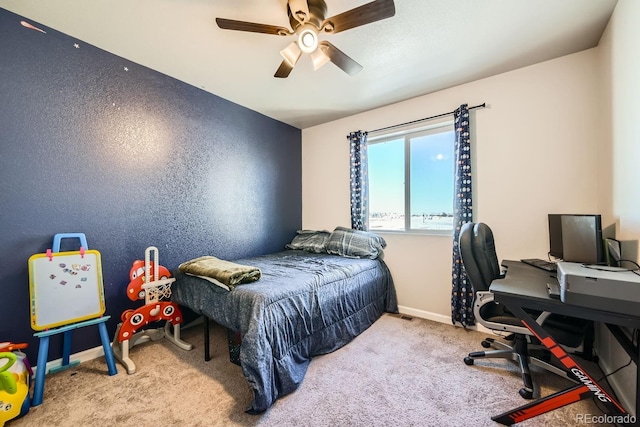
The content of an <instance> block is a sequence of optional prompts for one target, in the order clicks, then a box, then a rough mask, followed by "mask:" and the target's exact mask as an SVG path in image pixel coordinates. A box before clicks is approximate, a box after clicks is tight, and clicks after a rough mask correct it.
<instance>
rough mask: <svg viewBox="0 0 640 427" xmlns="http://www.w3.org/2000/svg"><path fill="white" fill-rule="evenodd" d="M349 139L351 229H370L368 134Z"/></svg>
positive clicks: (356, 133)
mask: <svg viewBox="0 0 640 427" xmlns="http://www.w3.org/2000/svg"><path fill="white" fill-rule="evenodd" d="M347 138H348V139H349V161H350V162H351V167H350V169H349V170H350V183H351V228H353V229H354V230H368V229H369V176H368V167H367V163H368V162H367V132H362V131H356V132H351V133H350V134H349V135H348V136H347Z"/></svg>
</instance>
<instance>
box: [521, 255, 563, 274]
mask: <svg viewBox="0 0 640 427" xmlns="http://www.w3.org/2000/svg"><path fill="white" fill-rule="evenodd" d="M520 261H521V262H523V263H525V264H529V265H532V266H534V267H537V268H541V269H543V270H546V271H549V272H554V271H556V263H555V262H551V261H545V260H543V259H539V258H527V259H521V260H520Z"/></svg>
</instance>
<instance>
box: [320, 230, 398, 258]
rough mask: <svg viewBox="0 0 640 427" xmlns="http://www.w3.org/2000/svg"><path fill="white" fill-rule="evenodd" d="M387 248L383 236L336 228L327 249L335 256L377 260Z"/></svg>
mask: <svg viewBox="0 0 640 427" xmlns="http://www.w3.org/2000/svg"><path fill="white" fill-rule="evenodd" d="M386 246H387V242H385V240H384V239H383V238H382V237H381V236H378V235H377V234H375V233H371V232H370V231H361V230H352V229H350V228H345V227H336V229H335V230H333V233H331V236H329V241H328V242H327V245H326V249H327V252H328V253H330V254H333V255H340V256H344V257H348V258H370V259H376V258H378V257H379V256H381V255H382V250H383V249H384V248H385V247H386Z"/></svg>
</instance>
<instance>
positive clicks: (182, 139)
mask: <svg viewBox="0 0 640 427" xmlns="http://www.w3.org/2000/svg"><path fill="white" fill-rule="evenodd" d="M21 21H24V22H25V24H21ZM27 24H31V25H33V26H34V27H35V29H34V28H33V27H30V26H29V25H27ZM40 30H42V31H40ZM43 31H44V32H43ZM194 66H197V64H194ZM300 141H301V134H300V130H299V129H296V128H293V127H290V126H288V125H285V124H283V123H281V122H277V121H274V120H272V119H270V118H267V117H265V116H263V115H260V114H258V113H256V112H253V111H250V110H248V109H246V108H244V107H241V106H238V105H236V104H233V103H231V102H228V101H226V100H224V99H221V98H219V97H216V96H213V95H211V94H209V93H207V92H204V91H202V90H200V89H198V88H195V87H193V86H189V85H187V84H185V83H183V82H180V81H177V80H175V79H172V78H170V77H168V76H165V75H163V74H160V73H158V72H155V71H153V70H150V69H147V68H144V67H142V66H139V65H137V64H135V63H131V62H129V61H127V60H125V59H123V58H121V57H118V56H115V55H112V54H110V53H108V52H105V51H103V50H100V49H98V48H96V47H94V46H91V45H87V44H84V43H83V42H82V41H80V40H76V39H73V38H71V37H69V36H67V35H64V34H62V33H59V32H57V31H55V30H52V29H50V28H47V27H44V26H41V25H39V24H38V23H37V22H33V21H30V20H28V19H26V18H23V17H20V16H18V15H15V14H13V13H10V12H8V11H6V10H4V9H0V301H1V302H0V342H1V341H14V342H29V343H30V344H31V345H30V348H29V352H28V355H29V356H30V358H32V361H34V362H35V354H36V351H37V347H38V346H37V341H36V340H34V339H33V336H32V334H33V331H32V330H31V328H30V325H29V291H28V272H27V260H28V258H29V256H31V255H32V254H34V253H41V252H44V251H45V250H46V249H47V248H50V247H51V243H52V238H53V235H54V234H56V233H68V232H80V233H85V234H86V236H87V241H88V244H89V247H90V248H91V249H96V250H98V251H100V252H101V254H102V262H103V276H104V287H105V297H106V306H107V314H109V315H111V316H112V319H111V320H110V322H109V323H108V326H109V332H110V334H111V335H112V336H113V333H114V331H115V326H116V323H117V322H118V321H119V318H120V313H121V312H122V311H123V310H124V309H126V308H135V307H138V306H139V305H140V304H139V303H132V302H130V301H129V300H128V299H127V297H126V295H125V288H126V285H127V283H128V281H129V280H128V279H129V278H128V274H129V269H130V267H131V263H132V262H133V261H134V260H136V259H143V258H144V251H145V248H146V247H148V246H152V245H153V246H156V247H158V248H159V251H160V263H161V264H162V265H164V266H166V267H167V268H169V269H173V268H176V267H177V265H178V264H179V263H180V262H182V261H185V260H187V259H190V258H194V257H196V256H200V255H205V254H209V255H215V256H218V257H220V258H226V259H235V258H239V257H242V256H249V255H256V254H262V253H267V252H274V251H277V250H281V249H283V248H284V245H285V243H286V242H287V241H289V240H290V239H291V238H292V237H293V235H294V234H295V231H296V229H298V228H300V226H301V191H302V190H301V148H300ZM63 249H64V247H63ZM66 249H67V250H75V249H77V248H75V247H69V248H66ZM69 304H73V301H69ZM84 329H86V331H84V330H79V331H78V332H77V333H76V334H75V335H74V342H73V349H72V351H73V352H76V351H80V350H83V349H86V348H91V347H94V346H97V345H99V342H100V341H99V339H98V334H97V328H95V330H94V328H84ZM57 357H60V353H59V351H58V345H57V344H56V341H55V340H52V345H51V351H50V356H49V359H54V358H57Z"/></svg>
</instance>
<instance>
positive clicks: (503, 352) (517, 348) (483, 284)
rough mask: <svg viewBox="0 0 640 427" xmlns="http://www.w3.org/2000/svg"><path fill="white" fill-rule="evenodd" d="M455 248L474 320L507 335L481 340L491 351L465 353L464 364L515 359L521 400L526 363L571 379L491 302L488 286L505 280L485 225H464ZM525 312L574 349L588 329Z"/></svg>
mask: <svg viewBox="0 0 640 427" xmlns="http://www.w3.org/2000/svg"><path fill="white" fill-rule="evenodd" d="M459 248H460V256H461V258H462V263H463V265H464V268H465V270H466V272H467V278H468V280H469V281H470V282H471V286H473V290H474V295H475V300H474V314H475V317H476V320H477V321H478V323H480V324H481V325H483V326H484V327H486V328H488V329H491V330H493V331H500V332H507V333H508V334H509V335H508V336H507V337H505V339H506V340H507V341H508V343H505V342H501V341H497V340H495V339H493V338H487V339H485V340H484V341H482V346H483V347H484V348H494V350H491V351H476V352H472V353H469V355H468V356H467V357H465V358H464V363H466V364H467V365H473V363H474V361H475V360H476V359H484V358H505V359H512V360H515V361H516V362H518V363H519V364H520V371H521V372H522V381H523V383H524V387H523V388H521V389H520V395H521V396H522V397H524V398H525V399H531V398H532V397H533V383H532V380H531V374H530V371H529V365H530V364H532V365H536V366H539V367H541V368H543V369H546V370H548V371H550V372H553V373H555V374H557V375H559V376H561V377H563V378H569V379H571V378H570V377H569V376H567V373H566V372H565V371H564V370H562V369H560V368H558V367H556V366H554V365H552V364H551V363H549V362H548V361H547V360H550V359H551V354H550V353H549V352H548V351H546V349H545V348H544V346H542V345H540V343H539V342H537V339H536V338H535V337H533V336H532V334H531V332H530V331H529V330H528V329H527V328H526V327H524V326H523V325H522V322H521V321H520V319H518V318H517V317H515V316H514V315H513V314H511V313H510V312H509V311H508V310H507V308H506V307H505V306H504V305H502V304H499V303H496V302H494V296H493V294H492V293H491V292H490V291H489V286H490V285H491V282H492V281H494V280H497V279H500V278H503V277H505V274H504V273H503V272H502V271H501V269H500V264H499V263H498V257H497V255H496V249H495V244H494V240H493V232H492V231H491V229H490V228H489V226H487V225H486V224H484V223H477V224H476V223H472V222H470V223H466V224H464V225H463V226H462V228H461V230H460V237H459ZM507 274H508V273H507ZM527 312H528V313H529V314H531V315H532V317H533V318H534V319H536V322H537V323H539V324H540V325H542V326H543V327H544V328H545V329H546V330H547V331H548V332H549V333H550V334H551V336H553V337H554V338H555V339H556V341H557V342H558V343H560V344H561V345H564V346H566V347H570V348H571V349H574V350H575V349H577V348H579V347H580V346H581V345H582V343H583V340H584V337H585V335H586V333H587V330H588V329H587V328H588V326H589V325H588V322H587V321H584V320H582V319H575V318H572V317H567V316H562V315H557V314H551V313H548V312H539V311H538V312H534V311H529V310H527ZM531 350H535V351H540V352H541V357H542V358H544V359H546V360H543V359H542V358H540V357H534V356H532V354H530V353H531Z"/></svg>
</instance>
